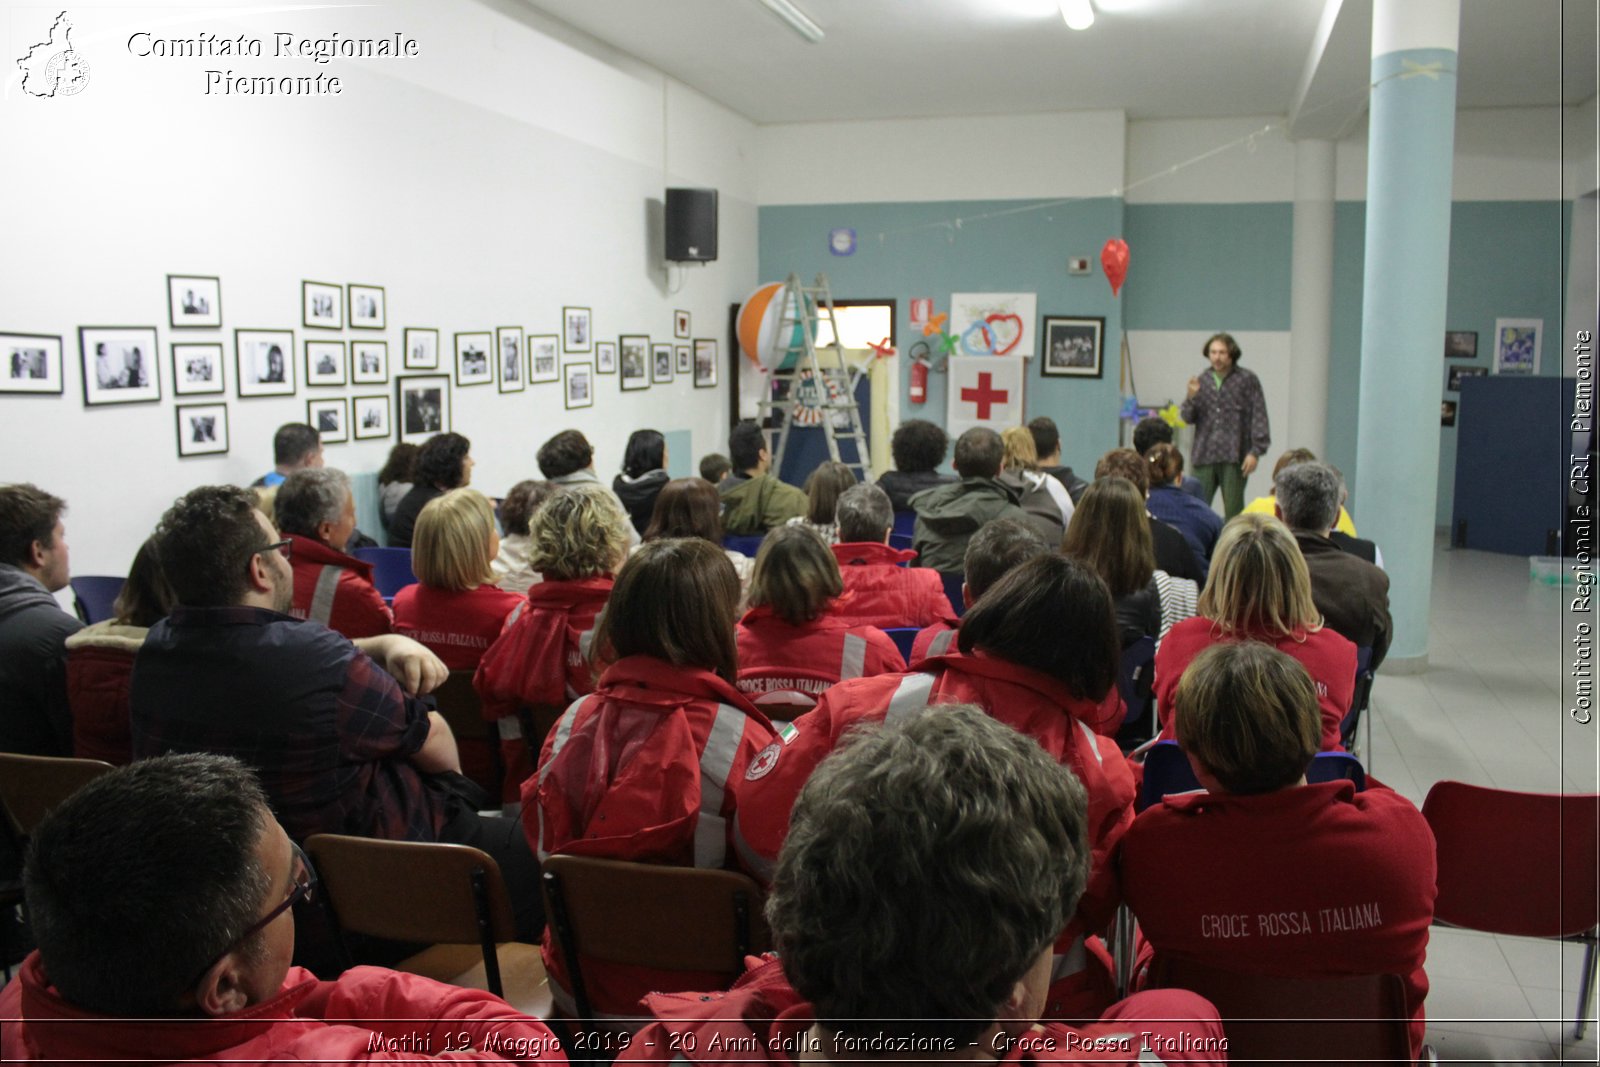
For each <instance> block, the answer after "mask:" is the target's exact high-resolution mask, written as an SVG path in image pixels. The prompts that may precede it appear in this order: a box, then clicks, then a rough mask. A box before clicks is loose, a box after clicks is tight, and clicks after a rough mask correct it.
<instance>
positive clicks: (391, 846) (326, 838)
mask: <svg viewBox="0 0 1600 1067" xmlns="http://www.w3.org/2000/svg"><path fill="white" fill-rule="evenodd" d="M305 849H306V852H307V853H308V854H309V855H310V856H311V862H312V863H314V864H315V865H316V868H317V878H318V880H319V881H320V882H321V888H322V890H323V891H324V892H325V893H326V894H327V899H328V902H329V904H330V905H331V906H332V907H333V912H334V915H335V916H336V917H337V918H338V920H339V926H340V927H341V928H343V929H344V930H347V931H351V932H354V933H358V934H365V935H367V936H368V937H385V938H390V939H392V940H395V941H419V942H427V943H429V944H438V943H445V944H461V945H476V944H479V943H480V938H479V931H478V914H477V908H476V905H475V904H474V901H473V895H472V879H473V872H474V871H482V872H483V876H484V878H485V881H486V882H487V888H488V894H489V912H490V919H491V921H492V923H493V926H494V940H496V941H510V940H512V939H513V938H514V937H515V929H516V924H515V921H514V920H513V918H512V911H511V897H510V894H509V893H507V892H506V883H505V879H504V877H502V875H501V874H500V865H499V864H497V863H496V862H495V861H494V858H493V857H492V856H490V855H489V854H488V853H486V852H483V851H480V850H479V849H475V848H472V847H470V846H468V845H445V844H430V843H426V842H418V841H379V840H376V839H374V838H370V837H347V836H345V835H343V834H313V835H312V836H311V837H308V838H307V839H306V843H305Z"/></svg>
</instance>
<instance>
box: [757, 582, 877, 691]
mask: <svg viewBox="0 0 1600 1067" xmlns="http://www.w3.org/2000/svg"><path fill="white" fill-rule="evenodd" d="M846 599H847V598H845V597H841V598H839V599H838V600H835V601H834V602H833V604H831V605H829V608H828V613H827V614H825V615H823V616H822V617H821V618H820V619H815V620H813V621H811V622H807V623H801V624H800V625H799V626H795V625H793V624H792V623H788V622H785V621H783V620H782V619H780V618H778V617H777V616H776V615H774V614H773V613H772V609H771V608H770V607H766V606H762V607H759V608H751V609H750V610H749V611H747V612H745V616H744V618H742V619H740V620H739V630H738V642H739V691H740V692H742V693H744V694H745V695H746V696H748V697H750V699H751V700H759V698H760V697H762V696H763V695H764V694H780V693H796V694H804V695H805V696H807V697H810V698H811V700H812V701H815V699H816V698H817V697H818V696H820V695H821V694H822V693H824V692H826V691H827V689H828V687H829V686H831V685H833V684H834V683H835V682H839V681H842V680H843V679H846V678H870V677H871V676H873V675H875V674H883V673H885V672H887V671H903V670H905V669H906V661H905V660H903V659H901V658H900V650H899V649H898V648H896V647H895V644H894V641H893V639H891V638H890V637H889V635H888V634H886V633H884V632H883V631H882V630H880V629H878V628H877V627H876V626H857V625H855V624H853V623H850V622H847V621H846V620H845V619H843V618H842V617H840V615H839V614H838V612H839V611H840V610H843V608H842V605H843V602H844V601H845V600H846Z"/></svg>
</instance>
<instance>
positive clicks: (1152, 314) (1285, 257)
mask: <svg viewBox="0 0 1600 1067" xmlns="http://www.w3.org/2000/svg"><path fill="white" fill-rule="evenodd" d="M1127 231H1128V232H1127V239H1128V247H1129V248H1131V249H1132V250H1133V260H1132V263H1131V264H1130V265H1129V268H1128V275H1129V277H1130V278H1131V277H1134V276H1137V277H1138V280H1139V284H1138V285H1136V286H1134V285H1130V286H1129V288H1128V303H1127V308H1126V316H1125V320H1126V324H1127V328H1128V329H1130V330H1221V329H1228V330H1233V331H1240V330H1287V329H1288V328H1289V264H1290V262H1291V257H1292V254H1293V244H1294V209H1293V206H1292V205H1290V204H1129V205H1128V207H1127Z"/></svg>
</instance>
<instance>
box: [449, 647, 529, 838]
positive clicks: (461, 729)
mask: <svg viewBox="0 0 1600 1067" xmlns="http://www.w3.org/2000/svg"><path fill="white" fill-rule="evenodd" d="M474 673H476V672H474V671H451V672H450V676H449V677H448V678H446V679H445V681H444V684H443V685H441V686H439V688H438V689H435V690H434V691H433V698H434V703H435V705H436V710H437V711H438V712H439V715H440V717H441V718H443V719H444V721H445V723H446V724H447V725H448V726H449V727H450V732H451V733H452V734H454V735H455V736H456V737H457V738H463V737H468V738H475V739H478V740H482V741H485V742H486V743H487V744H488V746H489V773H490V782H489V784H488V785H484V789H485V790H486V791H487V792H488V793H489V796H490V799H491V800H492V801H493V802H494V806H495V807H497V808H498V807H499V806H500V800H501V797H503V796H504V795H505V793H504V790H505V780H506V767H505V760H504V759H502V758H501V755H500V730H499V728H498V727H497V726H496V724H495V723H494V722H493V721H491V720H488V719H485V718H484V717H483V710H482V708H483V704H482V701H481V700H479V698H478V691H477V690H476V689H474V688H473V687H472V676H473V674H474ZM469 695H470V697H471V699H470V700H469V699H468V696H469ZM469 711H470V714H469ZM522 711H526V709H519V712H522ZM529 726H530V721H523V722H522V727H523V731H524V734H523V736H528V734H527V731H528V728H529ZM468 728H472V729H473V730H474V732H471V733H469V732H468ZM535 758H537V753H536V754H535ZM478 784H480V785H483V783H481V782H480V783H478Z"/></svg>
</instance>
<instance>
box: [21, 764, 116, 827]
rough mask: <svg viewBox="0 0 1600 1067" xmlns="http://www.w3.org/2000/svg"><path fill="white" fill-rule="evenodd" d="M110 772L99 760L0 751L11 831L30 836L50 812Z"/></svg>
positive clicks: (109, 766) (109, 768) (107, 765)
mask: <svg viewBox="0 0 1600 1067" xmlns="http://www.w3.org/2000/svg"><path fill="white" fill-rule="evenodd" d="M109 770H112V766H111V764H109V763H103V762H101V761H100V760H97V759H67V758H64V757H60V756H23V755H18V754H17V753H14V752H0V805H3V806H4V808H5V813H6V815H8V816H9V817H10V820H11V827H12V829H13V830H14V831H15V832H16V833H18V834H20V835H21V836H23V837H27V836H29V835H30V834H32V833H33V831H34V828H35V827H37V826H38V825H39V823H40V822H41V821H42V820H43V819H44V817H45V816H46V815H47V814H49V812H50V809H52V808H54V807H55V806H56V805H58V804H60V803H61V802H62V801H63V800H65V799H67V798H68V797H69V796H71V795H72V794H73V793H76V792H77V791H78V790H79V789H80V788H82V787H83V786H85V785H87V784H88V783H90V782H92V781H94V780H95V779H96V778H98V777H100V776H101V775H102V774H104V773H106V772H107V771H109Z"/></svg>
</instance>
